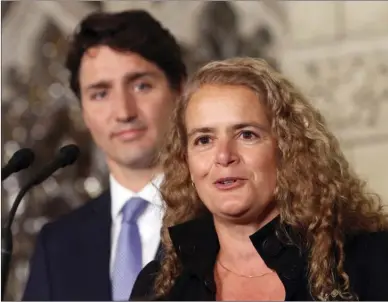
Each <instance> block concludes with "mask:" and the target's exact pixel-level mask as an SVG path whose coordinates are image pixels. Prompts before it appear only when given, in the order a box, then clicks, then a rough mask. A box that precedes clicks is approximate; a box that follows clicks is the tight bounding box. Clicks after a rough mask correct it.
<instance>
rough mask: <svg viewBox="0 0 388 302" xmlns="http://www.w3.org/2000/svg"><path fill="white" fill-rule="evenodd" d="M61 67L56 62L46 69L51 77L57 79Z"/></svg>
mask: <svg viewBox="0 0 388 302" xmlns="http://www.w3.org/2000/svg"><path fill="white" fill-rule="evenodd" d="M62 69H63V67H62V65H61V64H59V63H58V62H53V63H51V64H50V65H49V67H48V72H49V74H50V75H51V76H53V77H57V76H58V75H59V74H60V72H61V71H62Z"/></svg>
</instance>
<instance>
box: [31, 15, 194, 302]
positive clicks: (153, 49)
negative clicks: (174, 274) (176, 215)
mask: <svg viewBox="0 0 388 302" xmlns="http://www.w3.org/2000/svg"><path fill="white" fill-rule="evenodd" d="M66 65H67V68H68V69H69V70H70V74H71V77H70V85H71V88H72V90H73V91H74V92H75V94H76V95H77V96H78V97H79V98H80V101H81V105H82V114H83V118H84V121H85V124H86V126H87V127H88V129H89V130H90V132H91V135H92V137H93V139H94V141H95V142H96V144H97V145H98V147H100V148H101V149H102V151H103V152H104V154H105V155H106V162H107V165H108V168H109V171H110V190H109V191H107V192H104V193H103V194H102V195H101V196H99V197H98V198H96V199H94V200H91V201H89V202H88V203H87V204H86V205H84V206H82V207H81V208H79V209H77V210H75V211H73V212H72V213H70V214H68V215H66V216H64V217H63V218H61V219H59V220H58V221H56V222H53V223H49V224H47V225H45V226H44V227H43V229H42V231H41V233H40V234H39V236H38V239H37V243H36V250H35V253H34V255H33V258H32V261H31V268H30V269H31V272H30V277H29V280H28V282H27V286H26V290H25V293H24V300H63V301H65V300H68V301H69V300H78V301H80V300H127V299H128V298H129V295H130V292H131V289H132V286H133V283H134V281H135V278H136V276H137V274H138V272H139V271H140V270H141V268H142V267H143V266H144V265H145V264H147V263H148V262H150V261H151V260H153V259H154V258H155V257H157V251H158V247H159V241H160V227H161V219H162V209H161V206H162V201H161V199H160V196H159V194H158V189H157V187H158V186H159V184H160V182H161V178H162V175H161V174H160V173H161V169H160V166H159V165H158V163H157V161H156V157H157V152H158V150H159V147H160V143H161V142H162V140H163V135H164V134H165V131H166V122H167V120H168V118H169V116H170V114H171V110H172V107H173V105H174V101H175V99H176V98H177V97H178V95H179V93H180V89H181V85H182V83H183V82H184V80H185V78H186V69H185V66H184V63H183V61H182V58H181V52H180V49H179V46H178V45H177V43H176V41H175V39H174V38H173V37H172V36H171V34H170V33H169V32H168V31H167V30H165V29H164V28H162V26H161V25H160V23H159V22H157V21H156V20H155V19H153V18H152V17H151V16H150V15H149V14H148V13H146V12H144V11H126V12H120V13H95V14H92V15H89V16H88V17H86V18H85V19H84V20H83V21H82V22H81V24H80V26H79V29H78V31H77V32H76V33H75V36H74V39H73V41H72V44H71V47H70V51H69V54H68V58H67V64H66ZM130 208H132V209H130ZM131 210H132V212H133V213H129V212H131Z"/></svg>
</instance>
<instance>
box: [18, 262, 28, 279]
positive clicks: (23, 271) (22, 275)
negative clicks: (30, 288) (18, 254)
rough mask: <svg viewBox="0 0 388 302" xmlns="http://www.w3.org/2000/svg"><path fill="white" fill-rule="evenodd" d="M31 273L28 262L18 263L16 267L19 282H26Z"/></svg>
mask: <svg viewBox="0 0 388 302" xmlns="http://www.w3.org/2000/svg"><path fill="white" fill-rule="evenodd" d="M28 271H29V265H28V261H20V260H19V261H18V263H17V265H16V267H15V277H16V279H18V280H25V279H26V278H27V275H28Z"/></svg>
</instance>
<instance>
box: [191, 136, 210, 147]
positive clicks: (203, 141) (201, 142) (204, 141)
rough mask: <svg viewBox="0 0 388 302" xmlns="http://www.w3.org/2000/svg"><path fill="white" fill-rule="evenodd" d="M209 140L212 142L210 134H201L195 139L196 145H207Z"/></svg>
mask: <svg viewBox="0 0 388 302" xmlns="http://www.w3.org/2000/svg"><path fill="white" fill-rule="evenodd" d="M209 142H210V137H209V136H201V137H198V138H197V139H196V140H195V141H194V145H206V144H208V143H209Z"/></svg>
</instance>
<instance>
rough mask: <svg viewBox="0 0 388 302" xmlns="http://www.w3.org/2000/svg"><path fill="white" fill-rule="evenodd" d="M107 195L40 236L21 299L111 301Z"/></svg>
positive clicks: (109, 211) (91, 202) (47, 228)
mask: <svg viewBox="0 0 388 302" xmlns="http://www.w3.org/2000/svg"><path fill="white" fill-rule="evenodd" d="M110 237H111V199H110V193H109V191H106V192H104V193H103V194H102V195H100V196H99V197H97V198H96V199H93V200H91V201H89V202H87V203H86V204H85V205H84V206H82V207H80V208H79V209H77V210H75V211H73V212H71V213H69V214H68V215H65V216H64V217H62V218H60V219H59V220H57V221H55V222H52V223H48V224H46V225H45V226H44V227H43V228H42V231H41V232H40V234H39V236H38V238H37V241H36V248H35V252H34V254H33V257H32V260H31V266H30V276H29V279H28V282H27V286H26V289H25V292H24V297H23V300H29V301H32V300H33V301H36V300H40V301H42V300H45V301H47V300H56V301H58V300H62V301H66V300H67V301H74V300H80V301H81V300H83V301H85V300H96V301H97V300H112V298H111V283H110V274H109V259H110V244H111V240H110Z"/></svg>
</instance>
